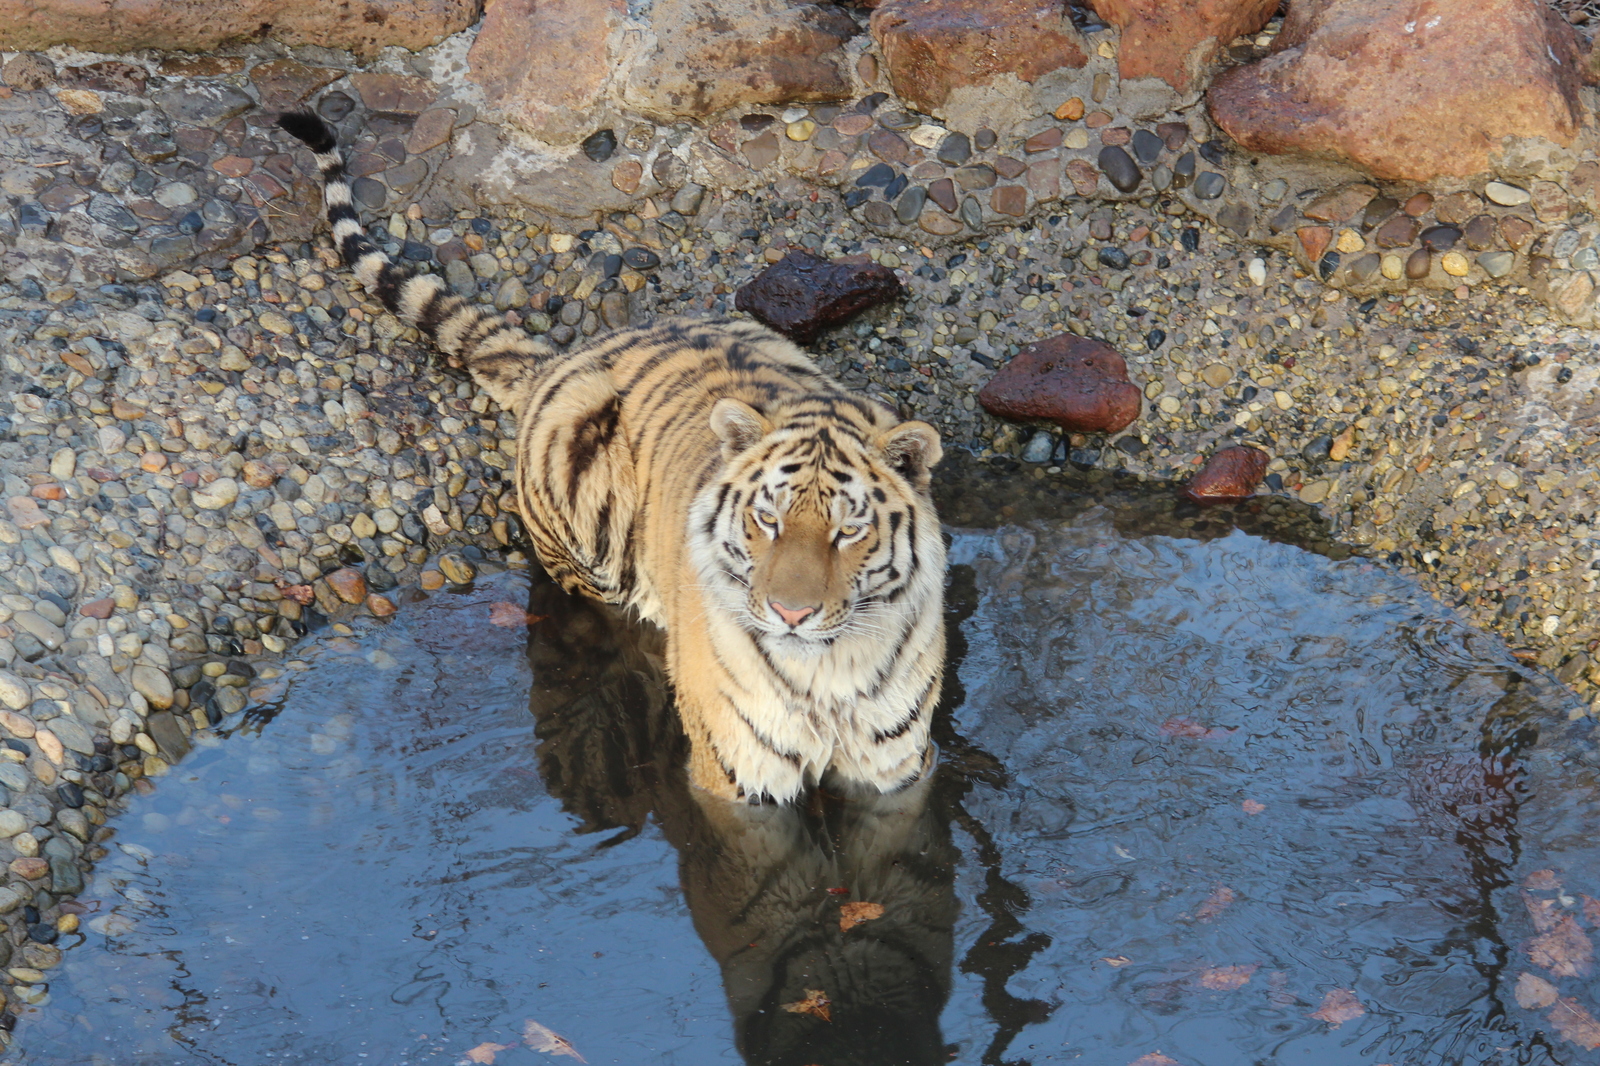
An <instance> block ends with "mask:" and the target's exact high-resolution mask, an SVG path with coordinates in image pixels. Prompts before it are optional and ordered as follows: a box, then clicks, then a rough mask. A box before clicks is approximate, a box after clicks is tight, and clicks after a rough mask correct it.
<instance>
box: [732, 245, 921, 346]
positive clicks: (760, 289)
mask: <svg viewBox="0 0 1600 1066" xmlns="http://www.w3.org/2000/svg"><path fill="white" fill-rule="evenodd" d="M903 291H904V289H903V287H902V286H901V284H900V279H899V278H898V277H896V276H895V272H894V271H893V270H890V269H889V268H888V267H885V266H879V265H878V264H876V263H874V262H872V261H871V260H870V259H865V258H864V257H858V256H847V257H845V258H842V259H824V258H822V257H821V256H817V255H812V254H811V253H810V252H805V251H800V250H798V249H796V250H794V251H791V252H789V253H788V254H787V255H785V256H784V257H783V258H782V259H780V260H779V261H778V262H776V263H774V264H773V265H772V266H770V267H768V268H767V269H766V270H763V271H762V272H761V273H760V274H758V275H756V276H755V277H754V278H753V279H751V280H750V281H749V282H747V283H746V284H744V285H742V286H740V288H739V290H738V292H737V293H736V294H735V296H734V306H735V307H736V308H738V309H739V310H740V311H748V312H749V313H750V314H752V315H754V316H755V317H756V318H759V319H760V320H761V321H763V322H765V323H766V324H767V325H769V326H771V327H772V328H773V329H775V330H777V331H778V332H779V333H782V334H784V335H785V336H787V337H789V338H791V339H793V340H795V341H798V342H799V343H801V344H806V343H809V342H811V341H813V340H815V339H816V337H817V335H818V334H819V333H821V332H822V331H823V330H825V329H829V328H831V327H833V326H837V325H838V324H840V323H841V322H844V321H845V320H846V319H848V318H850V317H851V316H852V315H854V314H856V313H857V312H859V311H863V310H865V309H866V308H868V307H871V306H873V305H874V304H879V303H883V302H884V301H886V300H893V299H897V298H898V297H899V296H900V295H901V293H902V292H903Z"/></svg>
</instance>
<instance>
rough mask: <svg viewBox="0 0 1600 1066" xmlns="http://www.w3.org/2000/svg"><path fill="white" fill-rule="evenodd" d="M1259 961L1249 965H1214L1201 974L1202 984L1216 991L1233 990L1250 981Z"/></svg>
mask: <svg viewBox="0 0 1600 1066" xmlns="http://www.w3.org/2000/svg"><path fill="white" fill-rule="evenodd" d="M1259 965H1260V964H1259V963H1254V962H1253V963H1251V964H1250V965H1248V966H1213V967H1212V968H1211V969H1209V970H1206V971H1205V972H1204V973H1202V974H1201V975H1200V985H1201V987H1203V988H1209V989H1211V990H1212V991H1214V992H1232V991H1233V990H1234V989H1236V988H1243V987H1244V986H1245V985H1247V984H1249V983H1250V978H1251V976H1252V975H1253V974H1254V973H1255V972H1256V968H1257V967H1258V966H1259Z"/></svg>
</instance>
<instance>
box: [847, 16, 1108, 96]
mask: <svg viewBox="0 0 1600 1066" xmlns="http://www.w3.org/2000/svg"><path fill="white" fill-rule="evenodd" d="M871 25H872V36H873V38H874V39H875V40H876V41H877V42H878V47H879V48H880V49H881V50H882V51H883V56H884V60H885V62H886V63H887V65H888V73H889V81H890V83H891V84H893V86H894V89H895V92H896V93H897V94H898V95H899V96H900V98H901V99H902V100H904V101H906V103H908V104H911V105H912V106H913V107H915V108H917V109H918V110H919V111H923V112H925V113H927V114H931V115H939V116H941V117H942V116H943V114H944V105H945V103H946V101H947V100H948V99H949V97H950V94H951V93H952V92H953V91H954V90H956V89H960V88H964V87H967V86H976V85H987V84H990V83H992V82H994V81H996V80H997V79H1000V78H1002V77H1004V76H1006V75H1012V76H1014V77H1016V78H1018V79H1020V80H1021V81H1024V82H1030V83H1031V82H1034V81H1037V80H1038V79H1039V78H1041V77H1043V76H1044V75H1046V74H1048V73H1050V72H1051V71H1055V70H1060V69H1062V68H1063V67H1073V68H1080V67H1082V66H1084V65H1085V64H1086V63H1087V62H1088V61H1089V56H1088V52H1087V50H1086V47H1085V44H1084V40H1083V37H1082V36H1081V35H1080V34H1079V33H1078V31H1077V30H1076V29H1075V28H1074V27H1073V25H1072V22H1071V21H1070V20H1069V19H1068V17H1067V10H1066V4H1065V3H1063V2H1062V0H885V3H883V5H882V6H880V7H879V8H878V9H877V10H876V11H874V12H873V13H872V23H871Z"/></svg>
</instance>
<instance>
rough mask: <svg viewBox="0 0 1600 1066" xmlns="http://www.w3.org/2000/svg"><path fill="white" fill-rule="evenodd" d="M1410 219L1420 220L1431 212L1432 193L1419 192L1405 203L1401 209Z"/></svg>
mask: <svg viewBox="0 0 1600 1066" xmlns="http://www.w3.org/2000/svg"><path fill="white" fill-rule="evenodd" d="M1403 210H1404V211H1405V213H1406V214H1408V215H1410V216H1411V217H1412V218H1421V217H1422V216H1423V215H1425V214H1427V213H1428V212H1429V211H1432V210H1433V193H1431V192H1419V193H1417V194H1415V195H1414V196H1412V197H1411V198H1410V199H1409V200H1407V201H1406V205H1405V207H1404V209H1403Z"/></svg>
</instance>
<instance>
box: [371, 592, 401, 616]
mask: <svg viewBox="0 0 1600 1066" xmlns="http://www.w3.org/2000/svg"><path fill="white" fill-rule="evenodd" d="M399 609H400V608H398V607H396V606H395V605H394V601H393V600H391V599H390V598H389V597H387V596H380V595H379V594H378V593H376V592H374V593H371V594H370V595H368V596H367V610H369V611H371V612H372V613H373V615H374V616H376V617H378V618H388V617H389V616H390V615H392V614H394V613H395V612H396V611H398V610H399Z"/></svg>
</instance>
